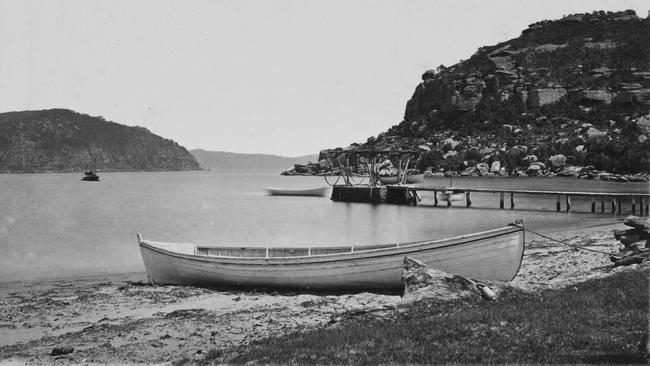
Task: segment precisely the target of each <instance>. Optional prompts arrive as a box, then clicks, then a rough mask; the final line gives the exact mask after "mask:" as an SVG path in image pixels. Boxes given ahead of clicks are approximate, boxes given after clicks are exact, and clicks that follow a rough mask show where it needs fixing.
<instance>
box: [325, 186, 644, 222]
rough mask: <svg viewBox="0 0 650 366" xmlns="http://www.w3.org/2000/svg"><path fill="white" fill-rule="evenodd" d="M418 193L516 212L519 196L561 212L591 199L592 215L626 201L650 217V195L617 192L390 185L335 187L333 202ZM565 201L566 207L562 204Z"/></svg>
mask: <svg viewBox="0 0 650 366" xmlns="http://www.w3.org/2000/svg"><path fill="white" fill-rule="evenodd" d="M450 191H453V192H454V195H452V194H446V195H444V196H445V197H446V199H445V200H441V199H439V196H438V193H448V192H450ZM418 192H433V200H434V201H433V205H434V206H438V205H441V204H442V205H446V206H448V207H451V206H452V201H453V199H452V196H457V195H458V194H459V193H460V194H462V195H464V197H465V199H464V207H472V193H491V194H498V196H499V209H505V208H506V197H507V198H509V201H510V202H509V203H510V204H509V208H510V209H511V210H513V209H515V206H516V202H515V196H516V195H526V196H550V197H553V198H555V210H556V211H558V212H560V211H562V209H563V207H562V206H564V210H565V211H566V212H569V211H571V208H572V199H577V198H585V197H587V198H591V212H592V213H596V212H598V211H600V212H601V213H612V214H621V213H622V211H623V205H622V201H626V202H630V209H631V210H630V211H631V213H632V214H635V213H636V212H637V207H638V212H639V214H640V215H648V203H649V202H650V193H614V192H579V191H541V190H523V189H497V188H461V187H431V186H419V185H389V186H374V187H373V186H369V185H365V186H334V187H333V189H332V196H331V199H332V200H333V201H343V202H366V203H393V204H406V205H417V203H418V202H419V201H420V198H419V194H418ZM563 201H564V205H563V204H562V202H563Z"/></svg>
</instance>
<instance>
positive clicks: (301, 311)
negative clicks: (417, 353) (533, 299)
mask: <svg viewBox="0 0 650 366" xmlns="http://www.w3.org/2000/svg"><path fill="white" fill-rule="evenodd" d="M621 228H623V224H622V223H620V222H617V223H611V224H600V225H597V226H595V227H594V226H590V227H580V228H574V229H568V230H567V229H564V230H561V231H559V232H554V233H553V234H552V235H551V236H553V237H554V238H555V239H558V240H563V241H566V242H569V243H571V244H574V245H575V244H577V245H585V246H587V247H588V248H591V249H597V250H601V251H604V252H616V251H617V250H618V248H619V246H620V244H619V243H618V241H616V240H615V238H614V236H613V234H612V230H614V229H621ZM647 266H648V264H647V263H644V264H641V265H634V266H629V267H619V268H616V269H613V270H612V269H611V262H610V261H609V258H608V257H607V256H606V255H604V254H599V253H593V252H586V251H580V250H576V249H574V248H571V247H568V246H563V245H560V244H558V243H556V242H553V241H550V240H548V239H543V238H540V237H537V236H535V235H530V236H527V242H526V250H525V252H524V258H523V261H522V265H521V268H520V271H519V273H518V275H517V277H515V279H514V280H513V281H512V282H511V283H510V284H511V285H512V286H515V287H517V288H520V289H523V290H524V291H533V292H536V291H541V290H545V289H555V288H561V287H566V286H570V285H572V284H574V283H577V282H582V281H584V280H587V279H591V278H598V277H605V276H609V275H611V274H612V273H616V272H619V271H628V270H637V269H638V268H645V267H647ZM140 276H141V277H140ZM145 281H146V277H145V276H144V272H135V273H134V272H131V273H128V274H126V273H124V274H102V275H93V276H74V277H68V278H56V279H50V280H44V279H41V280H33V281H12V282H3V283H0V294H2V299H3V300H2V306H1V307H2V308H3V311H2V315H0V340H2V341H0V342H1V343H0V363H2V362H5V361H11V362H14V361H16V362H21V363H27V364H44V363H52V362H53V360H54V359H55V357H54V356H51V355H50V352H51V351H52V349H53V348H54V347H55V346H61V345H69V346H73V347H74V352H73V353H71V354H69V355H67V356H59V357H63V358H60V360H61V361H64V362H65V363H69V364H76V363H163V362H169V361H172V360H174V359H179V358H183V357H189V358H190V359H196V358H201V357H202V356H201V355H205V353H206V352H208V351H209V350H212V349H219V350H228V349H232V348H233V347H238V346H241V345H246V344H249V343H250V342H252V341H255V340H259V339H263V338H266V337H275V336H281V335H283V334H287V333H291V332H296V331H303V330H307V329H314V328H319V327H326V326H328V325H329V324H333V323H336V322H337V320H338V319H340V318H341V317H344V316H345V315H346V314H350V313H364V312H372V313H373V314H375V315H376V316H386V315H387V314H390V313H391V312H394V311H395V310H396V309H399V308H400V307H404V306H409V304H404V303H403V301H402V299H401V297H400V296H398V295H392V294H374V293H357V294H346V295H317V294H300V293H279V292H255V291H238V290H228V291H217V290H211V289H204V288H195V287H185V286H150V285H149V284H147V283H146V282H145Z"/></svg>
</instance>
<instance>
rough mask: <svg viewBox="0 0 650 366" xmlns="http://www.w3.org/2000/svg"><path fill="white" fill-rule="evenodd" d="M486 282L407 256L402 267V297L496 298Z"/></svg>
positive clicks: (439, 298) (405, 300)
mask: <svg viewBox="0 0 650 366" xmlns="http://www.w3.org/2000/svg"><path fill="white" fill-rule="evenodd" d="M485 287H487V286H486V285H485V284H481V283H476V282H475V281H472V280H470V279H468V278H465V277H462V276H458V275H453V274H448V273H446V272H443V271H440V270H437V269H434V268H430V267H428V266H427V265H426V264H424V263H422V262H420V261H418V260H417V259H414V258H411V257H408V256H405V257H404V266H403V267H402V299H403V301H404V302H410V303H412V302H416V301H421V300H424V299H433V300H443V301H444V300H456V299H462V298H468V297H474V298H479V297H482V298H484V299H489V300H495V299H496V297H497V295H496V294H495V293H494V291H492V289H490V288H487V289H485Z"/></svg>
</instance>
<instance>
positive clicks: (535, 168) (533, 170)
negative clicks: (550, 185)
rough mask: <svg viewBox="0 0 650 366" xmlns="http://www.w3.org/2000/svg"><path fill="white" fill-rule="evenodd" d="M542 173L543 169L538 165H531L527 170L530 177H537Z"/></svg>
mask: <svg viewBox="0 0 650 366" xmlns="http://www.w3.org/2000/svg"><path fill="white" fill-rule="evenodd" d="M541 172H542V167H541V166H540V165H538V164H536V163H534V164H531V165H529V166H528V168H526V174H527V175H530V176H533V177H534V176H537V175H539V174H540V173H541Z"/></svg>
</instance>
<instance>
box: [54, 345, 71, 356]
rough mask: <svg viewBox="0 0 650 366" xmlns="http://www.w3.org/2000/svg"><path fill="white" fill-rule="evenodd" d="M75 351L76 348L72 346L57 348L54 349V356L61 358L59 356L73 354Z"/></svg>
mask: <svg viewBox="0 0 650 366" xmlns="http://www.w3.org/2000/svg"><path fill="white" fill-rule="evenodd" d="M73 351H74V347H72V346H56V347H54V348H52V353H51V355H52V356H59V355H67V354H68V353H72V352H73Z"/></svg>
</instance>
